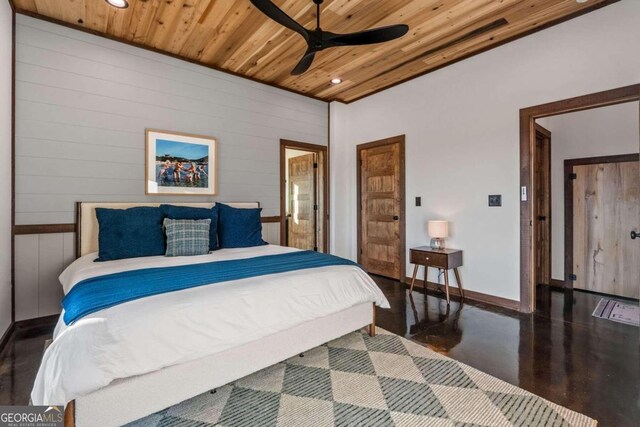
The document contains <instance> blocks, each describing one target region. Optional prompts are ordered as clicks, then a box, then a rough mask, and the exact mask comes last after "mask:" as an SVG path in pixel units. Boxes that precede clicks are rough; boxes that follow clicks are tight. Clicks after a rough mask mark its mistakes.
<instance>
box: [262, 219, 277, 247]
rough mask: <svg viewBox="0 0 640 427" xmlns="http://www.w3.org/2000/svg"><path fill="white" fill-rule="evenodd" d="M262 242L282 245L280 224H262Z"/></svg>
mask: <svg viewBox="0 0 640 427" xmlns="http://www.w3.org/2000/svg"><path fill="white" fill-rule="evenodd" d="M262 240H264V241H265V242H267V243H271V244H272V245H279V244H280V223H279V222H265V223H263V224H262Z"/></svg>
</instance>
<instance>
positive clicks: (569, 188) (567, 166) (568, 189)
mask: <svg viewBox="0 0 640 427" xmlns="http://www.w3.org/2000/svg"><path fill="white" fill-rule="evenodd" d="M637 161H640V154H638V153H632V154H619V155H614V156H600V157H583V158H580V159H566V160H565V161H564V282H562V283H563V286H564V288H565V289H573V281H572V280H569V274H570V273H573V183H572V182H571V181H572V180H571V179H569V174H571V173H573V167H574V166H583V165H598V164H602V163H625V162H637Z"/></svg>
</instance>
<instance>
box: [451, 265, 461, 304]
mask: <svg viewBox="0 0 640 427" xmlns="http://www.w3.org/2000/svg"><path fill="white" fill-rule="evenodd" d="M453 272H454V273H455V274H456V282H458V289H460V297H461V298H462V299H464V289H462V280H460V272H458V267H456V268H454V269H453Z"/></svg>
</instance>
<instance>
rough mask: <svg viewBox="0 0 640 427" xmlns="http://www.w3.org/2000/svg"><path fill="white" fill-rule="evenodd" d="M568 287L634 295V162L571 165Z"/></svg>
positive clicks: (637, 208)
mask: <svg viewBox="0 0 640 427" xmlns="http://www.w3.org/2000/svg"><path fill="white" fill-rule="evenodd" d="M573 173H574V174H575V175H574V178H575V179H573V274H574V275H575V281H574V284H573V286H574V288H577V289H585V290H588V291H594V292H601V293H605V294H612V295H619V296H625V297H630V298H638V289H639V288H640V262H638V260H640V244H638V241H637V240H632V239H631V238H630V232H631V230H638V228H637V227H638V226H639V224H638V221H639V219H640V171H639V167H638V161H630V162H618V163H600V164H589V165H575V166H573Z"/></svg>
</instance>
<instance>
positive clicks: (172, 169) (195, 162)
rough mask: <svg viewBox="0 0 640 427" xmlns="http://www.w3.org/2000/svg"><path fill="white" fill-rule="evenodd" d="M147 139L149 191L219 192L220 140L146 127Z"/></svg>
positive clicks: (150, 192)
mask: <svg viewBox="0 0 640 427" xmlns="http://www.w3.org/2000/svg"><path fill="white" fill-rule="evenodd" d="M146 140H147V164H146V181H147V182H146V189H145V193H146V194H170V195H190V196H193V195H202V196H205V195H206V196H213V195H215V194H216V192H217V187H218V182H217V179H216V177H217V174H216V172H217V161H218V155H217V145H218V142H217V141H216V140H215V139H214V138H211V137H208V136H201V135H190V134H187V133H178V132H168V131H164V130H155V129H147V130H146Z"/></svg>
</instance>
